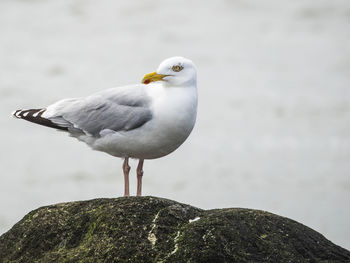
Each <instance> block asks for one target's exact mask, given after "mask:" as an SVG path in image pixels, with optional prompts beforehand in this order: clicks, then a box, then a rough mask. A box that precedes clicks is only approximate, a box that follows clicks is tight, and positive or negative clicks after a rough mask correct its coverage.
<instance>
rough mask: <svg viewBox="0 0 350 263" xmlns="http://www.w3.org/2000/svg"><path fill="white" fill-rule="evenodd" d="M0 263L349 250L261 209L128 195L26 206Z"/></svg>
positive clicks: (288, 256) (2, 245)
mask: <svg viewBox="0 0 350 263" xmlns="http://www.w3.org/2000/svg"><path fill="white" fill-rule="evenodd" d="M0 262H201V263H205V262H211V263H215V262H293V263H294V262H350V252H349V251H347V250H345V249H343V248H341V247H339V246H337V245H334V244H333V243H332V242H330V241H329V240H327V239H326V238H324V237H323V236H322V235H321V234H319V233H317V232H315V231H314V230H312V229H310V228H308V227H306V226H304V225H302V224H300V223H297V222H295V221H293V220H290V219H288V218H284V217H280V216H277V215H274V214H271V213H268V212H264V211H258V210H251V209H241V208H229V209H216V210H201V209H198V208H195V207H192V206H189V205H185V204H180V203H177V202H175V201H171V200H166V199H162V198H156V197H129V198H117V199H95V200H90V201H81V202H70V203H62V204H57V205H51V206H46V207H42V208H39V209H37V210H34V211H32V212H30V213H29V214H27V215H26V216H25V217H24V218H23V219H22V220H21V221H19V222H18V223H17V224H16V225H14V226H13V228H12V229H11V230H9V231H8V232H7V233H5V234H3V235H2V236H1V237H0Z"/></svg>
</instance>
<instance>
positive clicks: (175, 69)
mask: <svg viewBox="0 0 350 263" xmlns="http://www.w3.org/2000/svg"><path fill="white" fill-rule="evenodd" d="M183 68H184V67H183V66H180V65H175V66H173V67H172V70H173V71H174V72H179V71H181V70H182V69H183Z"/></svg>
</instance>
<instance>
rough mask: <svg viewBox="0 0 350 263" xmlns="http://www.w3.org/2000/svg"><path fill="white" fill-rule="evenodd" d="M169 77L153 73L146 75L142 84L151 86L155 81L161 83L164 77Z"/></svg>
mask: <svg viewBox="0 0 350 263" xmlns="http://www.w3.org/2000/svg"><path fill="white" fill-rule="evenodd" d="M166 76H168V75H163V74H157V72H152V73H148V74H146V75H145V76H144V77H143V79H142V83H143V84H149V83H151V82H153V81H159V80H162V79H163V78H164V77H166Z"/></svg>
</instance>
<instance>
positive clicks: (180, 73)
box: [142, 57, 197, 86]
mask: <svg viewBox="0 0 350 263" xmlns="http://www.w3.org/2000/svg"><path fill="white" fill-rule="evenodd" d="M155 81H161V82H163V83H164V84H165V85H168V86H187V85H195V84H196V81H197V71H196V66H195V65H194V64H193V62H192V61H191V60H189V59H187V58H184V57H172V58H168V59H166V60H164V61H163V62H162V63H160V65H159V67H158V69H157V71H155V72H152V73H149V74H146V75H145V76H144V77H143V79H142V83H144V84H149V83H151V82H155Z"/></svg>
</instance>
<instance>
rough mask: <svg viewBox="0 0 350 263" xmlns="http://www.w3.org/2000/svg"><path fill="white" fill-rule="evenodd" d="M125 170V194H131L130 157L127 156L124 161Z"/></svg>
mask: <svg viewBox="0 0 350 263" xmlns="http://www.w3.org/2000/svg"><path fill="white" fill-rule="evenodd" d="M123 172H124V196H129V172H130V166H129V158H128V157H126V158H125V159H124V162H123Z"/></svg>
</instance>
